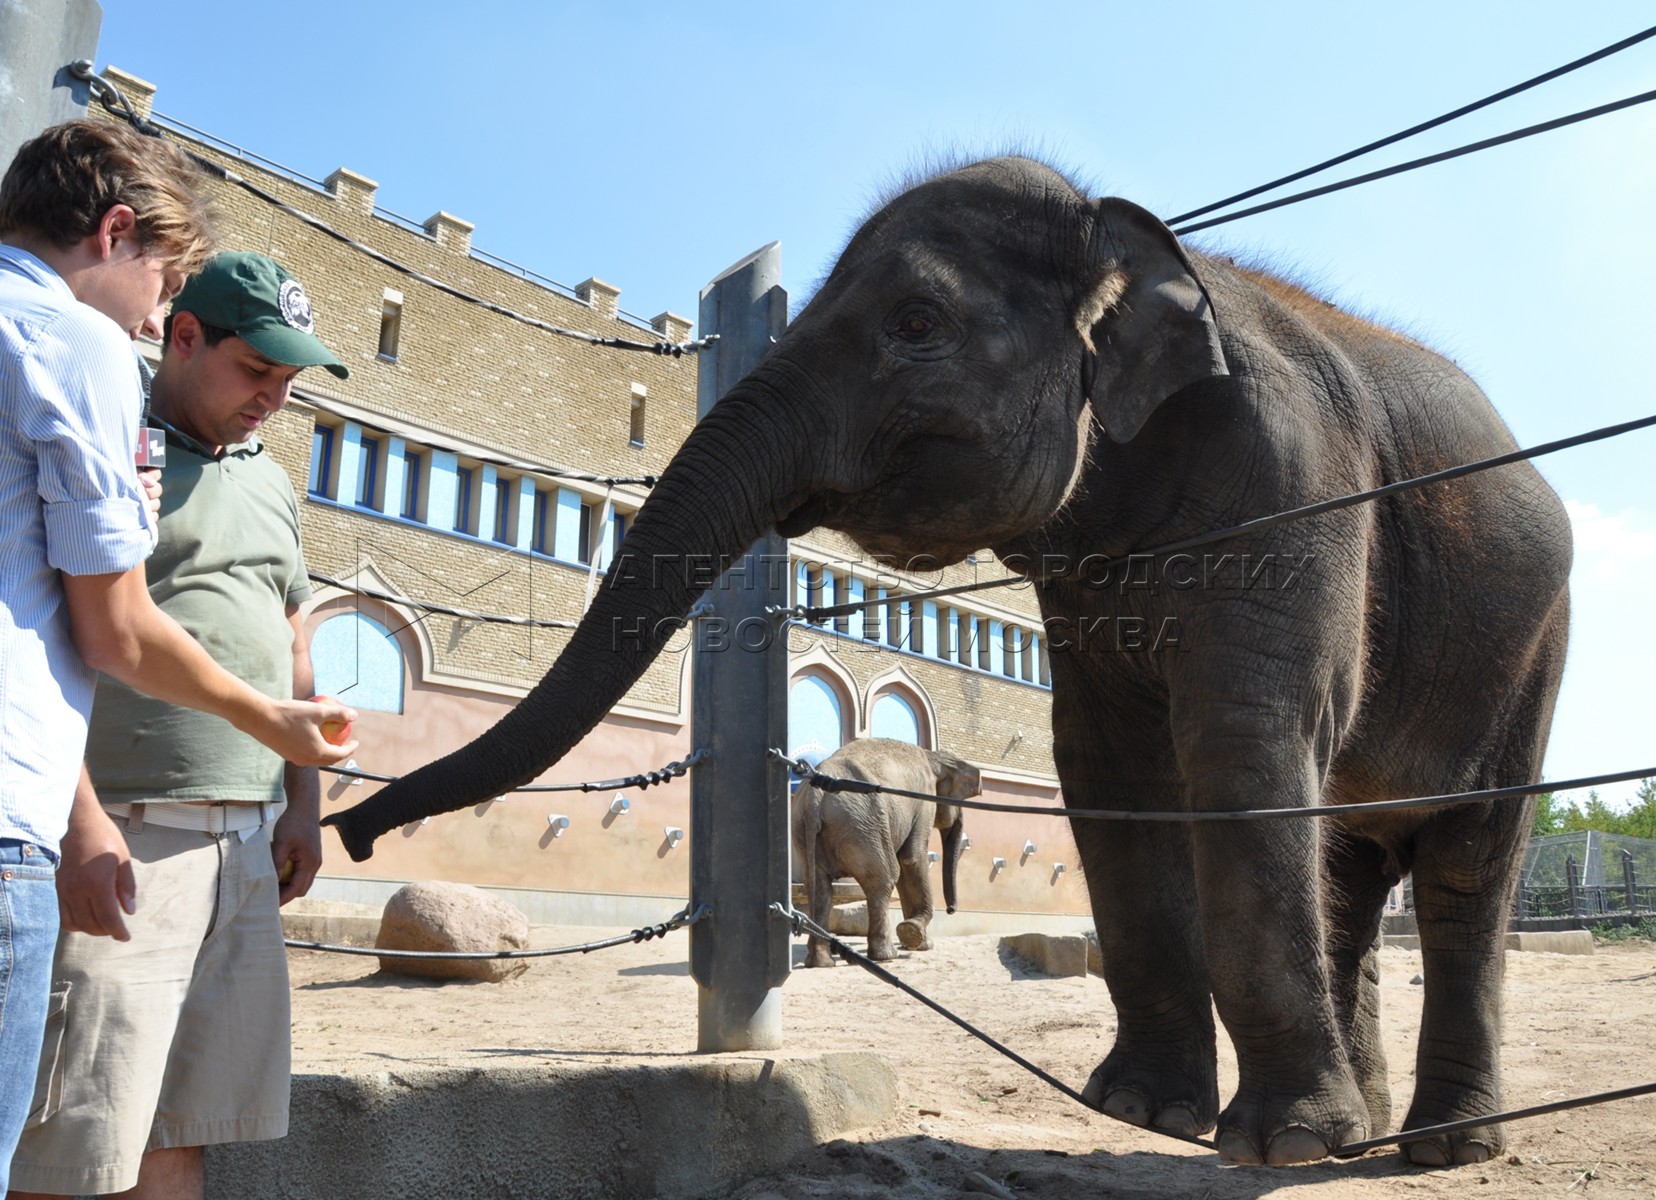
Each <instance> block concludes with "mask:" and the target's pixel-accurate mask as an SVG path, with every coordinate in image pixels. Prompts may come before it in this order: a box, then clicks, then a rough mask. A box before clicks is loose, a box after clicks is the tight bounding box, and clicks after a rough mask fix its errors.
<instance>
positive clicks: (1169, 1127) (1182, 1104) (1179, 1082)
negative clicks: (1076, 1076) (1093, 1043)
mask: <svg viewBox="0 0 1656 1200" xmlns="http://www.w3.org/2000/svg"><path fill="white" fill-rule="evenodd" d="M1122 1057H1123V1056H1121V1055H1120V1054H1119V1052H1112V1053H1111V1055H1110V1057H1109V1058H1107V1059H1105V1060H1104V1062H1103V1063H1102V1064H1101V1065H1100V1066H1099V1068H1098V1069H1097V1070H1096V1071H1094V1072H1093V1073H1092V1078H1091V1079H1089V1080H1087V1086H1086V1087H1085V1088H1083V1089H1082V1091H1081V1095H1082V1098H1083V1099H1085V1100H1086V1102H1087V1103H1088V1104H1090V1105H1091V1106H1092V1107H1093V1108H1095V1109H1096V1110H1098V1111H1099V1112H1101V1113H1103V1114H1104V1115H1105V1116H1108V1117H1114V1118H1115V1119H1116V1120H1118V1121H1125V1122H1127V1124H1129V1125H1138V1126H1140V1127H1142V1128H1147V1129H1161V1130H1165V1131H1167V1132H1168V1133H1174V1134H1178V1135H1180V1136H1183V1137H1198V1136H1200V1135H1201V1134H1203V1133H1206V1132H1207V1131H1208V1130H1210V1129H1212V1128H1213V1122H1214V1119H1215V1114H1217V1113H1218V1111H1219V1089H1218V1084H1217V1083H1216V1082H1215V1081H1214V1079H1213V1076H1212V1074H1211V1073H1208V1074H1207V1075H1206V1076H1205V1077H1203V1076H1202V1074H1201V1073H1200V1072H1198V1071H1190V1072H1186V1071H1176V1072H1162V1073H1159V1074H1152V1073H1150V1072H1148V1071H1145V1070H1142V1069H1137V1070H1135V1069H1130V1068H1125V1067H1124V1066H1122V1064H1121V1062H1120V1061H1119V1060H1120V1059H1121V1058H1122Z"/></svg>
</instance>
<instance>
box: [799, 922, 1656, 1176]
mask: <svg viewBox="0 0 1656 1200" xmlns="http://www.w3.org/2000/svg"><path fill="white" fill-rule="evenodd" d="M770 910H771V912H773V913H776V914H777V915H779V916H781V917H783V918H784V919H785V920H787V921H788V922H789V924H790V925H791V926H792V928H793V932H794V934H795V935H796V936H802V935H807V934H808V935H810V936H811V937H814V938H819V939H820V940H821V941H823V942H824V943H825V944H826V945H827V946H828V948H829V949H830V950H832V951H833V952H834V953H835V954H837V955H838V956H839V957H840V958H843V959H844V960H845V961H846V962H848V963H850V964H852V965H853V966H858V967H861V968H862V969H863V970H865V971H867V972H868V973H869V974H871V975H873V976H874V977H875V978H876V979H879V980H881V981H882V982H885V983H889V984H890V985H891V986H892V987H894V988H896V989H897V990H898V991H900V992H902V993H903V994H904V995H906V996H908V997H909V998H910V999H913V1000H917V1001H919V1002H920V1003H921V1004H923V1005H925V1006H926V1007H927V1008H929V1009H931V1010H932V1011H933V1012H935V1013H937V1014H938V1015H939V1016H940V1017H942V1018H944V1020H947V1021H949V1022H952V1023H953V1024H955V1025H957V1026H959V1027H960V1028H961V1029H963V1030H965V1031H966V1032H967V1033H969V1034H971V1035H972V1036H973V1037H975V1038H976V1039H977V1040H978V1041H980V1042H982V1043H983V1044H984V1045H986V1046H988V1047H989V1048H990V1049H992V1050H994V1051H996V1052H997V1053H999V1054H1002V1055H1004V1056H1005V1057H1007V1058H1009V1059H1011V1060H1012V1061H1013V1062H1014V1063H1016V1064H1018V1066H1020V1067H1022V1068H1023V1069H1024V1070H1026V1071H1028V1072H1029V1073H1030V1074H1031V1075H1034V1076H1035V1077H1036V1078H1037V1079H1040V1080H1041V1081H1042V1082H1043V1083H1045V1084H1047V1085H1049V1086H1050V1087H1052V1088H1053V1089H1055V1090H1056V1091H1059V1092H1062V1093H1063V1094H1064V1095H1065V1096H1068V1097H1069V1098H1070V1099H1071V1100H1074V1101H1075V1102H1076V1103H1077V1104H1080V1105H1081V1106H1082V1107H1083V1108H1086V1109H1087V1110H1088V1111H1090V1112H1096V1113H1101V1114H1102V1115H1104V1116H1109V1117H1111V1119H1112V1120H1120V1118H1119V1117H1114V1116H1113V1115H1112V1114H1109V1113H1103V1112H1102V1110H1101V1109H1099V1108H1098V1107H1097V1106H1096V1105H1094V1104H1092V1103H1091V1102H1090V1101H1088V1100H1087V1098H1086V1097H1085V1096H1084V1095H1082V1094H1081V1093H1080V1092H1078V1091H1076V1090H1075V1089H1074V1088H1072V1087H1070V1085H1069V1084H1067V1083H1065V1082H1064V1081H1063V1080H1061V1079H1059V1078H1058V1077H1057V1076H1055V1075H1053V1074H1052V1073H1051V1072H1050V1071H1047V1070H1044V1069H1043V1068H1041V1067H1038V1066H1036V1065H1035V1064H1034V1063H1032V1062H1030V1061H1029V1060H1028V1059H1027V1058H1025V1057H1023V1055H1021V1054H1019V1053H1018V1052H1017V1051H1015V1050H1013V1049H1012V1048H1011V1047H1009V1046H1007V1045H1005V1044H1003V1043H1002V1042H999V1041H997V1040H995V1039H994V1038H993V1037H991V1036H990V1035H989V1034H987V1033H985V1032H983V1030H981V1029H979V1028H977V1026H975V1025H973V1024H972V1023H971V1022H969V1021H967V1020H966V1019H965V1018H964V1017H961V1016H958V1015H956V1014H955V1013H952V1012H950V1011H949V1010H948V1009H947V1008H945V1007H944V1006H943V1005H941V1004H939V1003H938V1002H937V1001H935V1000H933V999H932V998H931V997H929V996H927V995H925V994H924V993H923V992H920V991H918V990H917V989H915V988H914V987H912V986H910V985H909V984H907V983H904V982H903V981H902V980H901V979H899V978H898V977H897V976H896V975H894V974H892V973H891V972H890V971H888V970H886V969H885V968H884V967H882V966H880V965H879V964H878V963H876V962H875V961H874V960H873V959H870V958H867V957H865V956H864V955H861V954H859V953H857V952H856V951H855V950H853V949H852V948H851V947H850V946H848V945H846V944H845V943H844V942H842V941H840V940H839V939H838V938H836V937H835V936H834V935H833V934H831V933H829V932H828V931H827V930H826V929H824V928H822V926H820V925H818V924H817V923H816V922H815V921H812V920H811V918H810V917H808V916H806V915H805V914H804V913H802V912H800V911H798V910H797V909H794V908H790V907H787V906H785V905H782V904H772V905H771V906H770ZM1652 1094H1656V1083H1643V1084H1637V1085H1635V1086H1633V1087H1625V1088H1618V1089H1616V1090H1614V1091H1608V1092H1597V1093H1594V1094H1593V1095H1590V1096H1575V1097H1572V1098H1570V1099H1568V1100H1557V1101H1553V1102H1551V1103H1548V1104H1537V1105H1533V1106H1531V1107H1528V1108H1517V1109H1511V1110H1509V1111H1507V1112H1499V1113H1491V1114H1489V1115H1488V1116H1483V1117H1468V1118H1466V1119H1465V1120H1461V1121H1449V1122H1446V1123H1444V1124H1442V1125H1427V1126H1422V1127H1420V1128H1418V1129H1410V1130H1405V1131H1400V1132H1397V1133H1389V1134H1384V1135H1382V1136H1380V1137H1373V1138H1366V1139H1364V1140H1362V1141H1358V1142H1350V1143H1347V1144H1346V1145H1343V1146H1336V1147H1335V1148H1334V1149H1332V1150H1330V1151H1329V1152H1328V1153H1329V1156H1330V1157H1333V1158H1354V1157H1356V1156H1357V1155H1359V1154H1363V1153H1366V1152H1367V1151H1369V1150H1377V1149H1379V1148H1381V1147H1383V1146H1395V1145H1400V1144H1402V1143H1406V1142H1419V1141H1424V1140H1425V1139H1427V1138H1432V1137H1440V1136H1442V1135H1444V1134H1447V1133H1455V1132H1458V1131H1460V1130H1463V1129H1478V1128H1481V1127H1484V1126H1488V1125H1499V1124H1504V1123H1505V1122H1507V1121H1518V1120H1522V1119H1524V1118H1525V1117H1538V1116H1545V1115H1546V1114H1548V1113H1555V1112H1563V1111H1565V1110H1566V1109H1572V1108H1587V1107H1590V1106H1592V1105H1595V1104H1605V1103H1609V1102H1610V1101H1613V1100H1627V1099H1632V1098H1633V1097H1636V1096H1648V1095H1652ZM1126 1123H1127V1124H1131V1122H1126ZM1134 1127H1135V1128H1138V1129H1143V1130H1144V1131H1145V1132H1146V1133H1154V1134H1158V1135H1160V1136H1162V1137H1166V1138H1172V1139H1173V1140H1174V1141H1178V1142H1184V1143H1185V1144H1186V1145H1190V1146H1200V1147H1202V1148H1203V1149H1204V1150H1214V1151H1217V1150H1218V1149H1219V1146H1218V1143H1216V1142H1214V1141H1211V1140H1209V1139H1207V1138H1200V1137H1193V1136H1191V1135H1190V1134H1184V1133H1176V1132H1174V1131H1173V1130H1171V1129H1158V1128H1156V1127H1155V1126H1154V1125H1135V1126H1134Z"/></svg>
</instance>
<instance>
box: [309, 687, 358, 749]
mask: <svg viewBox="0 0 1656 1200" xmlns="http://www.w3.org/2000/svg"><path fill="white" fill-rule="evenodd" d="M311 703H312V704H338V703H339V701H337V700H335V699H334V698H333V697H332V696H312V697H311ZM350 736H351V723H350V722H349V721H323V722H322V740H323V741H324V742H327V743H328V745H330V746H343V745H344V744H345V742H346V740H347V739H348V738H350Z"/></svg>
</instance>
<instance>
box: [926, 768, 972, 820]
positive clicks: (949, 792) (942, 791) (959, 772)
mask: <svg viewBox="0 0 1656 1200" xmlns="http://www.w3.org/2000/svg"><path fill="white" fill-rule="evenodd" d="M926 753H927V754H928V755H929V756H930V758H931V760H932V770H933V771H935V772H936V774H937V794H938V795H939V796H941V797H946V798H948V799H951V800H965V799H967V798H969V797H971V796H976V795H979V794H980V793H981V792H982V791H983V777H982V776H981V775H980V774H979V773H978V769H977V768H976V767H974V766H973V765H972V764H971V763H969V762H967V761H966V760H965V759H964V758H961V757H959V756H958V755H954V754H950V753H948V752H947V751H944V750H928V751H927V752H926ZM942 811H943V810H942V808H941V807H939V809H938V814H939V818H940V819H939V821H938V826H937V827H938V828H939V829H942V828H944V826H945V824H946V823H945V822H944V821H942V820H941V816H942Z"/></svg>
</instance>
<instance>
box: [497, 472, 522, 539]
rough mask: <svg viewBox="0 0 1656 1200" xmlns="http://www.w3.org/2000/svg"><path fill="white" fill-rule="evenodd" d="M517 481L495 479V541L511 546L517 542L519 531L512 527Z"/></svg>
mask: <svg viewBox="0 0 1656 1200" xmlns="http://www.w3.org/2000/svg"><path fill="white" fill-rule="evenodd" d="M516 490H517V480H515V479H504V478H501V477H499V476H496V477H495V511H494V540H495V541H497V542H505V543H507V544H508V545H510V544H511V543H512V542H514V541H516V540H517V538H516V537H515V536H514V535H515V534H516V533H517V530H516V529H515V528H513V526H512V520H511V517H512V493H513V492H514V491H516Z"/></svg>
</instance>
